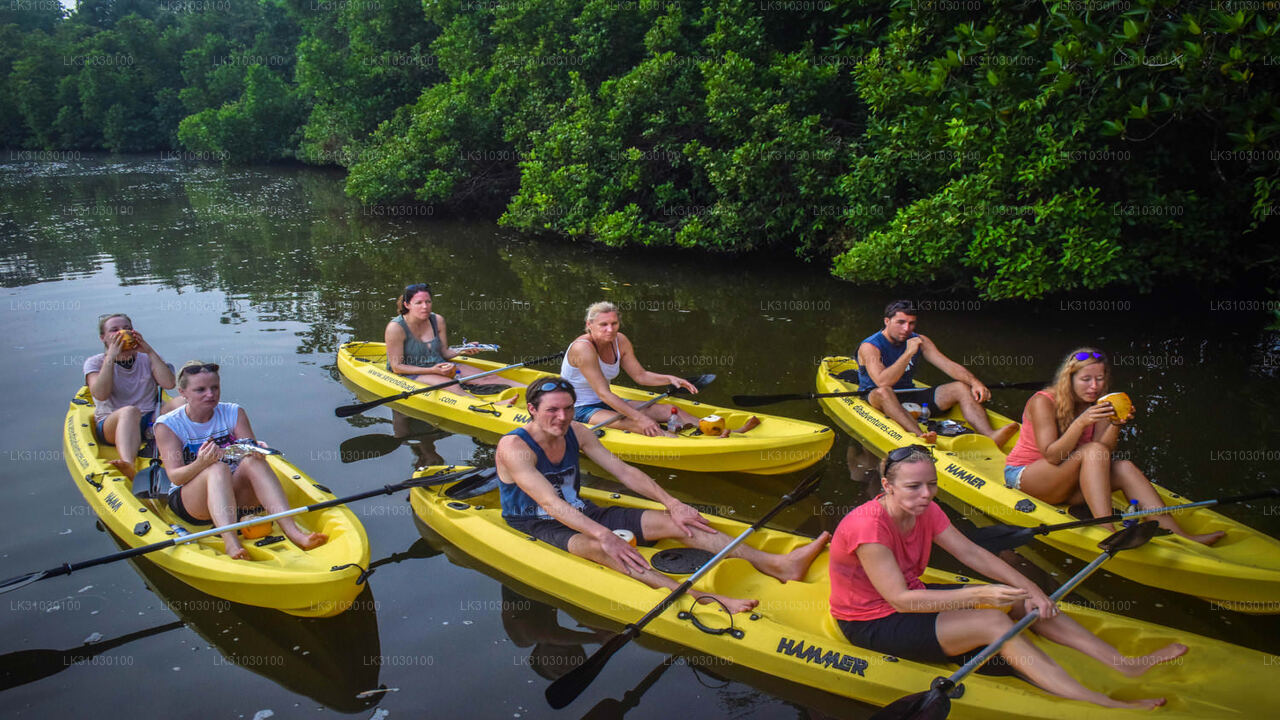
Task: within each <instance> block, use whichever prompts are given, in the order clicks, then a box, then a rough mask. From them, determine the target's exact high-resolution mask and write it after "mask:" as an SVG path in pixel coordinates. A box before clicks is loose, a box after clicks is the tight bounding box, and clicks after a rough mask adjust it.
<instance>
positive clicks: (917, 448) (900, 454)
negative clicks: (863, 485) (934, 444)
mask: <svg viewBox="0 0 1280 720" xmlns="http://www.w3.org/2000/svg"><path fill="white" fill-rule="evenodd" d="M916 455H924V456H926V457H928V458H929V462H937V460H935V459H934V457H933V451H932V450H930V449H929V448H928V446H925V445H907V446H906V447H900V448H897V449H894V450H891V451H889V454H888V455H886V456H885V461H884V476H885V477H888V476H889V468H891V467H893V464H894V463H900V462H902V461H904V460H906V459H907V458H911V457H915V456H916Z"/></svg>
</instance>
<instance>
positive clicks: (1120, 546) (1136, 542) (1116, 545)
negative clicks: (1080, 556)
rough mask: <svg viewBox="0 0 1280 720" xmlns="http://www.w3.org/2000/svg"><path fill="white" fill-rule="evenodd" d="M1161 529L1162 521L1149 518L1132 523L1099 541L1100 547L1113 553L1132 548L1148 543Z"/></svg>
mask: <svg viewBox="0 0 1280 720" xmlns="http://www.w3.org/2000/svg"><path fill="white" fill-rule="evenodd" d="M1159 531H1160V523H1158V522H1156V521H1155V520H1148V521H1146V522H1143V523H1138V524H1137V525H1130V526H1128V527H1126V528H1121V529H1120V530H1117V531H1115V532H1114V533H1112V534H1111V535H1109V536H1107V539H1106V540H1103V541H1102V542H1100V543H1098V548H1099V549H1101V550H1102V551H1103V552H1106V553H1109V554H1112V555H1114V554H1115V553H1118V552H1120V551H1121V550H1132V549H1133V548H1136V547H1140V546H1142V545H1146V544H1147V541H1148V540H1150V539H1151V538H1153V537H1155V536H1156V533H1158V532H1159Z"/></svg>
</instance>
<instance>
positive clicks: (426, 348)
mask: <svg viewBox="0 0 1280 720" xmlns="http://www.w3.org/2000/svg"><path fill="white" fill-rule="evenodd" d="M430 320H431V334H432V335H433V336H434V337H432V338H431V341H430V342H422V341H421V340H419V339H418V337H417V336H416V335H414V334H413V331H412V330H410V329H409V323H407V322H405V321H404V316H403V315H398V316H396V319H395V322H398V323H400V327H402V328H404V363H405V364H406V365H416V366H417V367H431V366H432V365H436V364H438V363H442V362H444V355H443V354H441V352H440V328H439V327H437V326H436V314H435V313H431V316H430ZM387 370H391V361H390V360H387Z"/></svg>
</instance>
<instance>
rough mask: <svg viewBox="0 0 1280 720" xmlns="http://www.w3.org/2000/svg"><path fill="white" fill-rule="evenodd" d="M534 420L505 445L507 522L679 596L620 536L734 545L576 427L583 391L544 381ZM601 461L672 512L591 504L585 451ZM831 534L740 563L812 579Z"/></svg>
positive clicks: (755, 553)
mask: <svg viewBox="0 0 1280 720" xmlns="http://www.w3.org/2000/svg"><path fill="white" fill-rule="evenodd" d="M525 396H526V398H527V400H528V410H529V415H530V417H531V418H532V420H531V421H530V422H529V424H527V425H525V426H524V427H520V428H516V429H515V430H512V431H511V432H509V433H507V434H506V435H504V436H503V437H502V439H501V440H499V441H498V451H497V453H496V455H495V460H496V464H497V468H498V479H499V480H501V485H500V486H499V494H500V495H501V498H502V517H503V518H504V519H505V520H506V521H507V524H508V525H510V526H511V527H513V528H515V529H516V530H518V531H520V532H523V533H527V534H528V535H530V536H532V537H534V538H536V539H538V540H542V541H543V542H546V543H548V544H551V545H554V546H556V547H558V548H560V549H561V550H567V551H568V552H571V553H573V554H574V555H577V556H579V557H584V558H587V559H588V560H591V561H593V562H597V563H599V564H601V565H604V566H606V567H609V568H612V569H614V570H617V571H618V572H621V573H626V574H627V575H630V576H631V577H633V578H635V579H636V580H639V581H640V582H642V583H644V584H646V585H648V586H649V587H653V588H666V589H674V588H675V587H677V585H678V583H676V581H674V580H672V579H671V578H670V577H668V576H666V575H664V574H662V573H660V572H658V571H656V570H654V569H653V568H652V567H650V566H649V562H648V561H647V560H646V559H645V557H644V555H642V554H641V553H640V552H639V551H638V550H636V548H635V547H633V546H632V545H631V544H630V543H629V542H627V541H626V540H623V539H622V538H621V537H619V535H617V534H615V532H614V531H615V530H626V531H627V532H628V533H630V534H631V535H632V536H634V538H635V540H636V541H637V542H638V543H640V544H646V545H647V544H652V543H654V542H656V541H658V540H663V539H675V540H679V541H680V542H682V543H683V544H685V545H688V546H690V547H695V548H699V549H701V550H706V551H708V552H711V553H717V552H720V551H721V550H723V549H724V548H725V546H727V545H728V544H729V542H730V541H731V540H732V538H730V537H729V536H728V535H725V534H724V533H722V532H719V531H718V530H715V529H714V528H712V527H711V525H710V523H708V522H707V520H706V518H704V517H702V515H701V514H699V513H698V511H697V510H695V509H693V508H691V507H689V506H688V505H686V504H684V503H682V502H680V501H679V500H677V499H675V498H674V497H672V496H671V495H670V494H668V493H667V491H665V490H663V489H662V487H660V486H659V485H658V483H656V482H654V480H653V478H651V477H649V476H648V475H646V474H645V473H643V472H641V471H640V470H639V469H637V468H635V467H632V466H631V465H628V464H626V463H625V462H623V461H621V460H619V459H618V457H617V456H616V455H614V454H613V453H611V452H609V451H608V450H607V449H606V448H605V447H604V445H601V444H600V440H599V439H598V438H596V436H595V435H594V434H592V433H591V431H590V430H588V429H587V427H586V426H585V425H582V424H581V423H577V422H574V421H573V413H574V409H573V405H574V400H575V399H576V391H575V390H574V387H573V385H572V384H570V383H569V382H568V381H566V380H565V379H564V378H562V377H558V376H554V375H549V376H543V377H541V378H538V379H537V380H534V381H533V382H532V383H530V384H529V389H528V391H527V392H526V395H525ZM579 452H581V453H582V454H585V455H586V456H587V457H589V458H591V459H592V460H593V461H595V463H596V464H597V465H599V466H600V467H601V468H603V469H604V470H605V472H607V473H609V474H610V475H613V476H614V477H615V478H617V480H618V481H619V482H621V483H622V484H623V485H626V486H627V488H629V489H630V490H631V491H632V492H634V493H636V494H637V495H640V496H642V497H646V498H648V499H650V500H653V501H654V502H657V503H660V504H662V505H663V506H664V507H665V508H666V509H665V510H644V509H641V508H634V507H622V506H612V505H609V506H599V505H596V504H594V503H592V502H591V501H590V500H587V499H586V498H583V497H581V495H580V494H579V492H578V490H579V487H580V483H579V473H578V454H579ZM830 537H831V534H830V533H826V532H824V533H822V535H820V536H819V537H818V538H817V539H816V540H814V541H813V542H811V543H808V544H806V545H803V546H801V547H798V548H796V549H795V550H792V551H791V552H789V553H786V554H774V553H769V552H765V551H763V550H759V549H756V548H753V547H751V546H750V545H746V544H743V545H740V546H738V547H737V548H735V549H734V551H733V552H732V553H731V555H730V557H738V558H742V559H744V560H746V561H747V562H749V563H751V564H752V565H753V566H755V568H756V570H758V571H760V572H762V573H764V574H766V575H769V576H770V577H774V578H777V579H778V580H781V581H782V582H786V581H788V580H799V579H801V578H803V577H804V576H805V573H806V572H807V571H808V569H809V565H810V564H812V563H813V559H814V558H816V557H817V556H818V554H819V553H821V552H822V548H823V547H825V546H826V544H827V540H829V539H830ZM690 592H691V593H692V594H693V595H694V596H695V597H699V598H701V597H710V598H714V599H715V600H718V601H719V602H721V603H723V605H724V607H725V608H726V609H728V610H729V611H730V612H735V613H736V612H743V611H746V610H750V609H751V608H753V607H755V606H756V605H757V604H758V602H757V601H756V600H754V599H750V598H731V597H727V596H723V595H716V594H713V593H708V592H702V591H697V590H693V591H690Z"/></svg>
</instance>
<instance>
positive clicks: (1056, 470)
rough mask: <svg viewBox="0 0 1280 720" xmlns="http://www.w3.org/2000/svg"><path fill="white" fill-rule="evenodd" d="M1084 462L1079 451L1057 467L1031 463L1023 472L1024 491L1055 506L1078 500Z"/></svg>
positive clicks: (1043, 463)
mask: <svg viewBox="0 0 1280 720" xmlns="http://www.w3.org/2000/svg"><path fill="white" fill-rule="evenodd" d="M1083 460H1084V458H1083V456H1082V455H1081V454H1080V453H1079V451H1077V452H1073V453H1071V455H1069V456H1068V457H1067V459H1066V460H1063V461H1062V462H1061V463H1058V464H1057V465H1054V464H1053V463H1050V462H1049V461H1048V460H1044V459H1040V460H1037V461H1035V462H1033V463H1031V464H1030V465H1028V466H1027V469H1026V470H1023V471H1022V491H1023V492H1025V493H1027V494H1028V495H1030V496H1032V497H1035V498H1039V499H1041V500H1044V501H1045V502H1047V503H1053V504H1055V505H1058V504H1061V503H1065V502H1068V501H1070V500H1073V499H1075V498H1077V497H1078V496H1079V494H1080V465H1081V463H1082V462H1083ZM1108 514H1110V513H1108Z"/></svg>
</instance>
